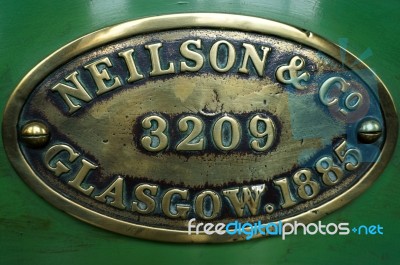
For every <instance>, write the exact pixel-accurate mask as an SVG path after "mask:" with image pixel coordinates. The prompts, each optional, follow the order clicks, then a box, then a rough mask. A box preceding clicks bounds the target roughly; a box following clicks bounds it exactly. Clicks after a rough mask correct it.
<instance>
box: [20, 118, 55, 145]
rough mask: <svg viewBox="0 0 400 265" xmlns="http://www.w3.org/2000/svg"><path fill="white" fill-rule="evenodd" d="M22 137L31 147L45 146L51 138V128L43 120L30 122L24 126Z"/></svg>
mask: <svg viewBox="0 0 400 265" xmlns="http://www.w3.org/2000/svg"><path fill="white" fill-rule="evenodd" d="M21 139H22V141H24V142H25V143H26V144H27V145H28V146H30V147H33V148H40V147H43V146H45V145H46V144H47V143H48V142H49V139H50V132H49V128H48V127H47V126H46V125H45V124H43V123H41V122H37V121H33V122H29V123H27V124H25V125H24V127H22V130H21Z"/></svg>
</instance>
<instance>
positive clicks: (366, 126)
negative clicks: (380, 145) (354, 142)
mask: <svg viewBox="0 0 400 265" xmlns="http://www.w3.org/2000/svg"><path fill="white" fill-rule="evenodd" d="M381 135H382V125H381V124H380V123H379V122H378V121H377V120H374V119H368V120H365V121H363V122H362V123H361V124H360V125H359V127H358V134H357V137H358V140H359V141H360V142H362V143H365V144H371V143H373V142H375V141H376V140H378V139H379V137H381Z"/></svg>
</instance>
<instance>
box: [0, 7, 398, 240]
mask: <svg viewBox="0 0 400 265" xmlns="http://www.w3.org/2000/svg"><path fill="white" fill-rule="evenodd" d="M193 27H197V28H201V27H204V28H214V29H232V30H239V31H248V32H255V33H260V34H268V35H276V36H279V37H282V38H285V39H288V40H292V41H295V42H299V43H302V44H305V45H307V46H309V47H312V48H315V49H318V50H321V51H322V52H324V53H326V54H328V55H330V56H331V57H333V58H335V59H336V60H338V61H341V60H343V58H342V57H341V55H342V54H341V51H345V50H344V49H342V48H341V47H339V46H337V45H335V44H333V43H331V42H329V41H327V40H325V39H323V38H321V37H319V36H317V35H315V34H313V33H311V32H309V31H304V30H301V29H297V28H295V27H292V26H289V25H286V24H282V23H279V22H275V21H270V20H267V19H264V18H256V17H249V16H242V15H231V14H220V13H186V14H173V15H163V16H158V17H149V18H143V19H138V20H134V21H129V22H125V23H122V24H118V25H115V26H111V27H107V28H104V29H101V30H99V31H96V32H93V33H90V34H88V35H86V36H83V37H81V38H79V39H77V40H75V41H73V42H71V43H69V44H67V45H65V46H64V47H62V48H60V49H58V50H57V51H55V52H54V53H53V54H51V55H50V56H48V57H47V58H46V59H44V60H43V61H42V62H40V63H39V64H38V65H37V66H35V67H34V68H33V69H32V70H31V71H30V72H29V73H28V74H27V75H26V76H25V77H24V78H23V79H22V81H21V82H20V83H19V84H18V86H17V88H16V89H15V90H14V91H13V93H12V95H11V97H10V99H9V101H8V103H7V105H6V108H5V110H4V116H3V131H2V133H3V142H4V147H5V150H6V152H7V154H8V158H9V160H10V162H11V164H12V165H13V167H14V169H15V170H16V171H17V172H18V174H19V175H20V176H22V178H23V179H24V181H25V182H26V183H27V184H28V185H29V186H30V187H32V188H33V190H35V192H36V193H38V194H39V195H40V196H42V197H43V198H44V199H46V200H47V201H48V202H50V203H52V204H53V205H54V206H56V207H57V208H59V209H61V210H63V211H65V212H67V213H68V214H70V215H73V216H75V217H77V218H78V219H81V220H83V221H85V222H88V223H90V224H93V225H95V226H98V227H102V228H104V229H107V230H111V231H114V232H117V233H121V234H124V235H129V236H134V237H138V238H145V239H152V240H158V241H168V242H229V241H237V240H241V239H244V238H245V237H244V236H243V235H242V236H240V235H235V236H230V235H227V234H225V235H222V236H221V235H206V234H200V235H195V236H193V235H188V234H187V231H186V230H185V231H181V230H167V229H161V228H155V227H150V226H144V225H138V224H132V223H128V222H124V221H121V220H117V219H113V218H110V217H108V216H105V215H102V214H99V213H97V212H94V211H91V210H89V209H86V208H84V207H82V206H81V205H78V204H76V203H74V202H72V201H70V200H68V199H67V198H65V197H63V196H62V195H61V194H58V193H56V192H55V191H54V190H52V189H51V188H50V187H49V186H47V185H46V184H45V183H44V182H43V181H41V179H40V178H39V177H38V176H36V174H35V173H34V172H33V170H32V169H31V168H30V166H29V164H28V163H27V162H26V161H25V159H24V157H23V155H22V153H21V151H20V149H19V146H18V133H17V122H18V117H19V111H20V110H21V109H22V107H23V104H24V102H25V99H26V98H27V97H28V96H29V94H30V93H31V92H32V91H33V90H34V88H35V87H36V85H38V84H39V83H40V82H41V81H42V80H43V79H44V78H45V77H46V76H47V75H48V74H49V73H50V72H51V71H52V70H54V69H55V68H57V67H59V66H60V65H62V64H64V63H65V62H67V61H68V60H69V59H71V58H73V57H75V56H77V55H79V54H81V53H83V52H85V51H88V50H90V49H93V48H95V47H98V46H101V45H105V44H107V43H109V42H112V41H115V40H119V39H123V38H126V37H129V36H134V35H137V34H143V33H150V32H158V31H165V30H174V29H184V28H193ZM345 52H346V53H345V54H346V55H345V56H346V57H345V62H346V66H348V67H349V68H350V69H352V70H353V71H357V72H356V73H357V74H359V76H360V78H361V79H363V80H364V81H365V82H366V84H367V85H368V86H370V87H371V86H372V84H374V85H378V95H377V96H378V98H379V99H380V100H381V101H380V103H381V104H380V105H381V107H382V110H383V114H384V119H385V124H386V141H385V144H384V146H383V149H382V152H381V154H380V156H379V158H378V160H377V162H376V163H375V165H374V166H372V167H371V168H370V169H369V170H368V172H366V174H365V175H364V176H363V177H362V178H361V179H360V180H359V181H358V182H357V183H356V184H355V185H354V186H352V187H351V188H350V189H349V190H347V191H345V192H344V193H342V194H341V195H340V196H338V197H336V198H335V199H333V200H331V201H328V202H326V203H324V204H323V205H321V206H319V207H316V208H313V209H310V210H308V211H306V212H304V213H302V214H299V215H297V216H294V217H291V218H287V219H284V220H282V221H283V222H293V221H294V220H297V221H300V222H303V223H309V222H313V221H316V220H318V219H320V218H321V217H323V216H325V215H326V214H328V213H331V212H332V211H334V210H336V209H338V208H340V207H342V206H343V205H345V204H347V203H348V202H350V201H351V200H353V199H354V198H355V197H357V196H359V195H360V194H361V193H362V192H363V191H365V190H366V189H367V188H368V187H369V186H370V185H371V184H372V182H373V181H374V180H376V179H377V178H378V176H379V175H380V174H381V173H382V172H383V170H384V168H385V166H386V165H387V163H388V162H389V160H390V157H391V155H392V153H393V151H394V148H395V144H396V142H397V132H398V119H397V114H396V109H395V106H394V103H393V100H392V98H391V96H390V93H389V91H388V89H387V88H386V87H385V85H384V84H383V82H382V81H381V80H380V79H379V77H377V76H376V75H375V73H374V72H373V71H372V70H371V69H370V68H368V66H366V65H365V64H364V63H363V62H362V61H360V60H359V59H358V58H356V57H355V56H354V55H352V54H351V53H349V52H347V51H345ZM351 65H353V67H350V66H351ZM354 65H356V66H355V67H354ZM360 70H364V71H360ZM365 70H367V71H365ZM388 124H390V126H387V125H388ZM259 236H260V235H259Z"/></svg>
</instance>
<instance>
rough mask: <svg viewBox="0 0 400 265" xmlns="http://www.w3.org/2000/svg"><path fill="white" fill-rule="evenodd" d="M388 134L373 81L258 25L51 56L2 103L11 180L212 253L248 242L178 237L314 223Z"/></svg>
mask: <svg viewBox="0 0 400 265" xmlns="http://www.w3.org/2000/svg"><path fill="white" fill-rule="evenodd" d="M389 125H390V126H389ZM397 126H398V124H397V117H396V111H395V108H394V105H393V102H392V100H391V97H390V95H389V92H388V90H387V89H386V88H385V86H384V85H383V83H382V82H381V81H380V79H379V78H378V77H377V76H376V75H375V74H374V73H373V72H372V71H371V70H370V69H369V68H368V67H367V66H366V65H365V64H364V63H362V62H361V61H359V60H358V59H357V58H355V57H354V56H353V55H351V54H350V53H348V52H347V51H344V50H343V49H341V48H340V47H338V46H335V45H334V44H332V43H330V42H328V41H326V40H324V39H322V38H320V37H318V36H316V35H314V34H312V33H310V32H305V31H302V30H299V29H296V28H293V27H291V26H288V25H284V24H281V23H277V22H273V21H268V20H265V19H260V18H253V17H245V16H238V15H227V14H180V15H168V16H160V17H153V18H145V19H140V20H136V21H132V22H127V23H123V24H120V25H116V26H113V27H110V28H106V29H103V30H100V31H97V32H95V33H92V34H89V35H87V36H84V37H82V38H80V39H78V40H76V41H74V42H72V43H70V44H68V45H66V46H64V47H63V48H61V49H60V50H58V51H56V52H55V53H53V54H52V55H50V56H49V57H48V58H46V59H45V60H44V61H43V62H41V63H40V64H39V65H37V66H36V67H35V68H34V69H33V70H32V71H31V72H29V73H28V74H27V76H25V78H24V79H23V80H22V81H21V83H20V84H19V85H18V87H17V88H16V89H15V91H14V93H13V95H12V96H11V98H10V100H9V102H8V105H7V107H6V110H5V112H4V120H3V140H4V145H5V149H6V151H7V154H8V157H9V159H10V161H11V163H12V164H13V166H14V168H15V169H16V171H17V172H18V173H19V174H20V175H21V176H22V177H23V179H24V180H25V181H26V182H27V183H28V184H29V185H30V186H31V187H32V188H33V189H34V190H35V191H36V192H37V193H39V194H40V195H41V196H42V197H44V198H45V199H46V200H48V201H49V202H51V203H52V204H54V205H55V206H57V207H59V208H61V209H62V210H64V211H66V212H68V213H69V214H71V215H74V216H76V217H78V218H79V219H82V220H84V221H86V222H89V223H91V224H94V225H96V226H100V227H103V228H106V229H109V230H112V231H115V232H118V233H122V234H126V235H131V236H135V237H140V238H147V239H154V240H163V241H175V242H184V241H194V242H224V241H235V240H239V239H244V238H246V235H243V234H242V235H240V234H235V235H230V233H226V230H223V229H222V230H221V231H222V232H221V233H213V234H210V233H204V231H203V232H200V233H198V234H197V233H195V231H194V230H192V231H190V228H192V227H196V225H197V224H199V223H200V222H202V223H211V225H210V226H213V225H215V224H217V223H223V224H228V223H230V222H235V221H238V222H241V223H245V222H250V223H256V222H258V221H260V222H261V223H264V224H265V223H269V222H277V221H282V222H292V221H294V220H297V221H299V222H305V223H307V222H311V221H315V220H317V219H319V218H320V217H322V216H324V215H326V214H327V213H330V212H332V211H333V210H335V209H337V208H339V207H341V206H343V205H344V204H346V203H347V202H349V201H350V200H352V199H353V198H355V197H356V196H357V195H359V194H360V193H361V192H362V191H364V190H365V189H366V188H367V187H368V186H369V185H370V184H371V183H372V182H373V181H374V180H375V179H376V178H377V177H378V176H379V174H380V173H381V172H382V171H383V169H384V167H385V166H386V164H387V163H388V161H389V159H390V156H391V153H392V151H393V149H394V146H395V143H396V140H397ZM188 227H189V229H188ZM224 232H225V233H224ZM257 236H262V235H260V234H259V235H256V236H255V237H257Z"/></svg>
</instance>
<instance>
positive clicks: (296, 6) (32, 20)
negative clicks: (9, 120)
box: [0, 0, 400, 264]
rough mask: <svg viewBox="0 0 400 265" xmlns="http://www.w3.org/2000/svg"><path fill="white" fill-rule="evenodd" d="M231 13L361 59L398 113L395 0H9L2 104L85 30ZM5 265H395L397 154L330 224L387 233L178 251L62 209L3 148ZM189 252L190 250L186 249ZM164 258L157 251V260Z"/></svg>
mask: <svg viewBox="0 0 400 265" xmlns="http://www.w3.org/2000/svg"><path fill="white" fill-rule="evenodd" d="M181 12H227V13H236V14H243V15H251V16H259V17H264V18H268V19H272V20H277V21H280V22H283V23H287V24H291V25H293V26H296V27H300V28H305V29H307V30H310V31H313V32H315V33H317V34H319V35H321V36H323V37H325V38H327V39H329V40H330V41H332V42H334V43H337V44H339V45H342V46H345V47H346V48H347V49H348V50H349V51H350V52H353V53H354V54H355V55H356V56H358V57H360V58H361V59H363V60H364V61H365V62H366V63H367V64H368V65H369V66H370V67H371V68H372V69H373V70H374V71H375V72H376V73H377V74H378V75H379V76H380V77H381V79H382V80H383V81H384V83H385V84H386V86H387V87H388V88H389V90H390V92H391V94H392V96H393V98H394V101H395V102H396V107H397V109H399V108H400V92H399V90H398V87H397V85H398V82H399V80H400V73H399V71H398V69H399V67H400V63H399V61H398V58H397V57H398V47H399V45H400V37H399V36H400V28H399V27H398V26H397V25H396V21H397V20H398V18H397V16H398V14H399V12H400V3H399V2H397V1H385V2H383V1H381V2H378V1H373V0H371V1H363V2H360V1H354V2H349V1H344V0H343V1H342V0H341V1H306V0H304V1H261V0H259V1H241V2H234V1H152V2H151V3H150V2H148V1H122V0H115V1H90V2H83V1H78V0H74V1H68V2H61V1H60V2H54V1H50V0H42V1H24V2H22V1H20V2H15V1H10V0H6V1H4V2H3V5H2V8H1V10H0V22H1V24H0V25H1V26H0V58H1V59H0V60H1V62H2V63H1V64H0V76H1V77H2V78H1V80H2V85H1V88H2V89H1V90H0V93H1V94H0V95H1V102H0V104H1V108H0V109H2V110H3V109H4V105H5V102H6V100H7V99H8V97H9V96H10V94H11V92H12V90H13V89H14V88H15V86H16V85H17V83H18V82H19V81H20V79H21V78H22V77H23V76H24V75H25V74H26V73H27V72H28V71H29V70H30V69H31V68H32V67H33V66H35V65H36V64H37V63H38V62H39V61H40V60H42V59H43V58H44V57H46V56H47V55H49V54H50V53H51V52H53V51H55V50H56V49H58V48H59V47H61V46H62V45H64V44H66V43H68V42H69V41H72V40H74V39H76V38H78V37H80V36H82V35H84V34H87V33H90V32H93V31H95V30H97V29H100V28H103V27H106V26H109V25H113V24H116V23H119V22H123V21H127V20H132V19H136V18H141V17H145V16H153V15H159V14H169V13H181ZM397 145H398V144H397ZM0 161H1V162H0V187H3V192H1V193H0V201H1V204H0V246H1V248H0V263H1V264H54V263H55V262H57V263H61V264H68V263H73V264H106V263H110V262H118V263H119V262H121V263H122V262H138V263H144V262H147V263H148V264H158V263H163V264H176V263H179V262H182V263H183V262H184V263H189V262H190V263H192V264H321V263H325V264H338V263H341V264H358V263H360V264H361V263H362V264H397V263H399V261H400V255H399V254H398V251H397V247H396V246H397V244H398V241H399V236H400V232H399V231H398V229H397V226H396V223H397V220H398V219H399V217H400V211H399V209H400V201H399V200H398V199H397V197H396V196H397V195H398V188H399V185H396V182H397V181H398V174H399V172H400V151H399V148H397V149H396V152H395V154H394V156H393V157H392V160H391V162H390V163H389V165H388V167H387V168H386V170H385V172H384V174H382V176H381V177H380V178H379V179H378V180H377V181H376V182H375V183H374V184H373V186H372V187H370V188H369V189H368V190H367V191H366V192H365V193H364V194H363V195H362V196H360V197H359V198H357V199H356V200H355V201H354V202H352V203H351V204H349V205H348V206H346V207H344V208H342V209H341V210H339V211H336V212H335V213H333V214H332V215H330V216H327V217H326V218H324V219H323V222H324V223H329V222H336V223H339V222H349V223H350V224H353V225H362V224H366V225H372V224H380V225H381V226H383V227H384V235H382V236H364V237H360V236H356V235H349V236H332V237H327V236H292V237H289V238H287V239H286V240H285V241H283V240H281V239H279V238H274V239H268V240H263V239H260V240H253V241H250V242H243V243H238V244H223V245H179V244H166V243H155V242H150V241H144V240H138V239H133V238H128V237H124V236H120V235H117V234H114V233H111V232H107V231H104V230H101V229H98V228H95V227H92V226H90V225H87V224H85V223H82V222H80V221H78V220H76V219H74V218H73V217H70V216H68V215H66V214H64V213H63V212H61V211H59V210H57V209H56V208H54V207H53V206H51V205H49V204H48V203H47V202H45V201H44V200H42V199H41V198H40V197H38V196H37V195H36V194H35V193H34V192H33V191H31V190H30V189H29V188H28V187H27V186H26V185H25V184H24V183H23V181H22V180H21V179H20V178H19V177H18V176H17V174H16V173H15V172H14V170H13V169H12V168H11V166H10V164H9V163H8V161H7V158H6V155H5V153H4V151H3V150H2V151H0ZM182 247H184V248H182ZM154 253H157V255H154Z"/></svg>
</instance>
